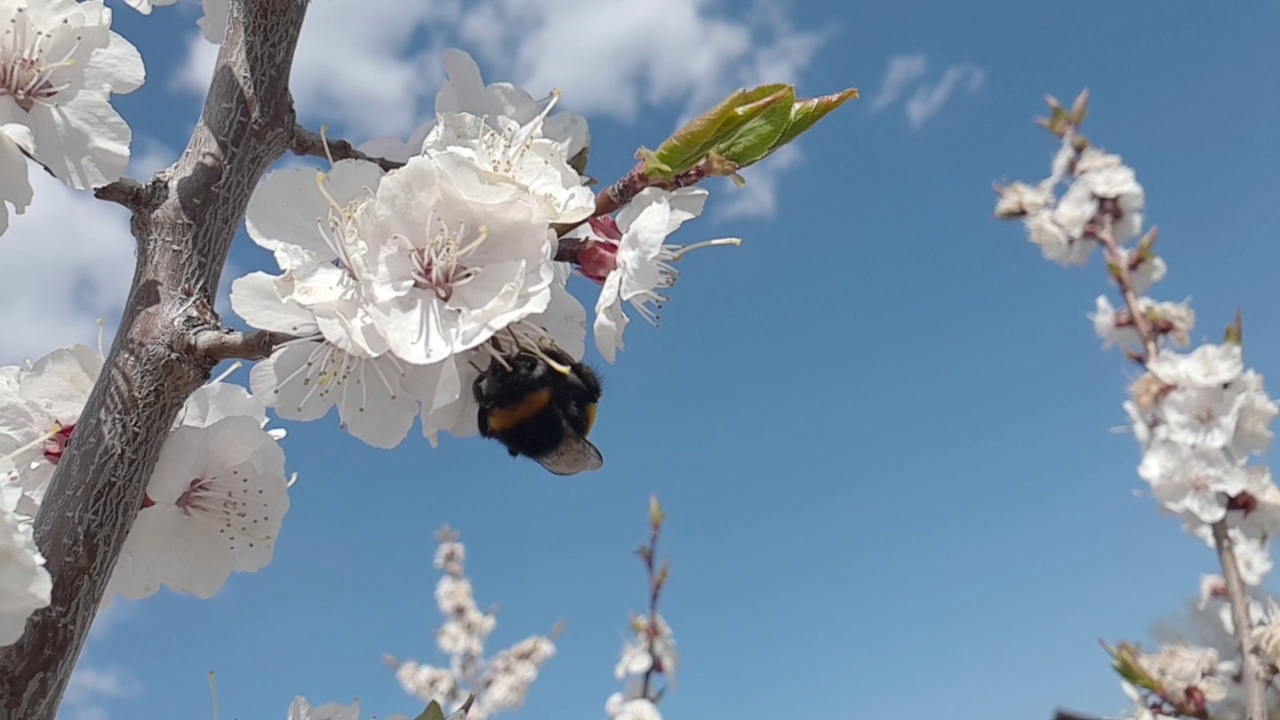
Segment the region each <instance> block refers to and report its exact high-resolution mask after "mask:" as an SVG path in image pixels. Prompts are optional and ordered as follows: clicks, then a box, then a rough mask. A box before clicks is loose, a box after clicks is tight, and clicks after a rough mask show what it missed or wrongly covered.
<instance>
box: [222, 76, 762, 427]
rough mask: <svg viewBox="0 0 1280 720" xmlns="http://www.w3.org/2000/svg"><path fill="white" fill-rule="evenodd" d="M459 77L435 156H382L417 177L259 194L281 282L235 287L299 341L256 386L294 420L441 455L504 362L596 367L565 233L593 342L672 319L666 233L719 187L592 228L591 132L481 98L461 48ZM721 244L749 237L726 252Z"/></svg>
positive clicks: (275, 328) (264, 367) (253, 309)
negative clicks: (530, 356)
mask: <svg viewBox="0 0 1280 720" xmlns="http://www.w3.org/2000/svg"><path fill="white" fill-rule="evenodd" d="M445 67H446V69H447V71H448V73H449V76H448V80H447V82H446V83H445V85H444V88H443V89H442V90H441V91H440V93H439V95H438V97H437V99H436V110H437V112H436V118H435V119H434V120H433V121H432V122H431V123H428V124H427V125H425V126H424V127H423V128H422V129H421V130H420V131H419V132H418V133H415V138H416V137H419V136H420V137H421V142H420V144H418V145H417V146H416V147H413V148H405V147H397V144H396V142H392V141H384V140H379V141H376V142H373V143H372V144H373V145H374V146H377V147H381V148H383V149H384V150H385V151H387V152H390V153H391V154H393V155H395V156H397V158H398V159H402V160H403V165H402V166H400V167H397V168H395V169H393V170H390V171H384V170H383V169H382V167H381V166H380V165H379V164H377V163H375V162H372V161H369V160H362V159H348V160H339V161H338V162H336V163H333V164H332V167H331V168H330V169H329V171H328V172H319V171H316V170H312V169H306V168H294V169H285V170H278V171H276V172H273V173H271V174H270V175H268V176H267V177H265V178H264V179H263V181H262V182H261V184H260V185H259V186H258V188H257V189H256V191H255V192H254V195H253V197H252V199H251V201H250V204H249V207H248V211H247V216H246V221H247V222H246V224H247V227H248V233H249V237H250V238H252V239H253V241H254V242H255V243H257V244H258V245H260V246H262V247H263V248H265V249H267V250H269V251H271V252H272V253H273V254H274V256H275V260H276V263H277V265H278V266H279V268H280V272H279V273H276V274H271V273H266V272H253V273H250V274H248V275H246V276H244V277H241V278H238V279H237V280H236V281H235V282H234V284H233V286H232V294H231V305H232V308H233V309H234V310H235V312H236V313H237V314H238V315H239V316H240V317H241V318H242V319H244V321H245V322H247V323H248V324H249V325H251V326H252V327H255V328H258V329H260V330H267V331H272V332H277V333H282V334H284V335H288V336H291V337H292V338H294V339H293V340H290V341H288V342H285V343H283V344H281V345H280V346H279V347H278V348H277V349H276V351H275V352H274V353H273V354H272V355H271V357H269V358H267V359H266V360H264V361H262V362H260V363H258V364H257V365H256V366H255V367H254V368H253V371H252V379H251V383H252V387H253V391H254V394H255V395H257V396H259V397H261V398H264V399H265V401H266V402H267V403H268V404H269V405H270V406H272V407H273V408H274V409H275V411H276V413H277V414H278V415H279V416H280V417H282V418H285V419H290V420H299V421H310V420H316V419H319V418H321V417H324V416H325V415H326V414H328V413H329V412H330V410H331V409H332V408H333V407H334V406H337V411H338V415H339V417H340V419H341V422H342V425H343V427H344V428H345V429H346V430H347V431H348V432H349V433H350V434H352V435H353V436H355V437H357V438H359V439H361V440H363V441H364V442H366V443H368V444H370V445H373V446H375V447H382V448H390V447H395V446H396V445H398V444H400V443H401V442H402V441H403V440H404V439H405V437H407V435H408V432H409V429H410V428H411V426H412V425H413V422H414V419H415V418H416V417H419V416H420V417H421V421H422V430H423V434H424V435H425V436H426V437H427V438H428V439H429V440H430V441H431V443H432V444H433V445H434V444H435V443H436V442H437V438H438V435H439V433H440V432H448V433H449V434H451V435H454V436H457V437H465V436H470V435H475V434H476V433H477V432H478V428H477V412H478V407H477V403H476V399H475V397H474V395H473V393H472V392H471V387H472V385H473V383H474V381H475V379H476V378H477V377H478V376H479V374H480V373H482V372H483V371H484V370H485V368H486V367H487V366H488V365H489V364H490V363H491V362H503V360H502V358H503V357H504V356H505V355H506V354H509V353H511V352H513V351H514V350H517V349H529V350H532V351H535V352H536V351H537V350H538V348H540V347H543V346H544V345H546V344H548V343H549V344H552V345H554V346H557V347H559V348H560V349H561V350H563V351H564V352H565V353H567V354H568V355H569V356H571V357H572V358H573V359H574V360H575V361H577V360H581V359H582V356H583V353H584V351H585V342H586V310H585V308H584V307H583V306H582V304H581V303H580V302H579V301H578V299H577V298H575V297H574V296H573V295H572V294H570V292H569V291H568V289H567V283H568V280H569V277H570V275H571V274H573V273H572V271H573V267H574V266H573V265H571V264H569V263H567V262H561V261H557V259H556V257H557V254H558V249H559V245H560V242H561V237H562V236H563V237H564V238H565V241H567V242H575V243H578V244H580V245H581V246H582V249H581V251H580V252H579V253H578V258H579V259H578V263H577V266H578V268H579V269H580V271H581V274H582V275H583V276H585V277H587V278H588V279H590V280H592V281H594V282H595V283H597V284H598V285H599V286H600V294H599V297H598V300H597V302H596V313H595V321H594V329H595V332H594V335H595V343H596V347H597V348H598V349H599V350H600V352H601V354H602V355H604V357H605V358H606V359H608V360H610V361H613V360H614V359H615V357H616V351H617V349H618V348H621V347H622V332H623V329H624V328H625V326H626V323H627V317H626V314H625V312H624V311H623V309H622V307H623V304H624V303H627V304H630V306H631V307H632V308H634V309H635V312H637V313H638V314H640V315H641V316H642V317H644V318H645V319H646V320H649V321H651V322H655V323H656V320H657V316H656V312H655V310H654V307H655V306H656V305H660V304H661V303H663V302H665V301H666V299H667V298H666V297H665V296H664V295H662V294H661V293H660V292H659V291H660V290H662V289H664V288H667V287H670V286H671V285H672V284H673V283H674V281H675V278H676V276H677V273H676V270H675V268H674V267H673V265H672V263H673V262H675V261H676V260H678V259H680V257H681V256H682V255H683V253H684V252H686V251H687V250H688V249H690V248H680V247H677V246H673V245H670V244H667V243H666V238H667V237H668V236H669V235H670V234H671V233H672V232H674V231H675V230H676V229H678V228H679V227H680V226H681V225H682V224H684V223H685V222H687V221H688V220H690V219H692V218H694V217H696V216H697V215H699V214H700V213H701V212H702V209H703V205H704V203H705V200H706V196H707V193H706V191H705V190H703V189H701V188H681V189H676V190H665V189H659V188H656V187H655V188H649V189H647V190H645V191H644V192H642V193H640V194H639V195H638V196H637V197H636V198H635V199H634V200H633V201H631V202H630V203H629V204H628V205H626V206H625V207H624V208H622V209H621V210H620V211H619V212H618V213H617V215H616V216H609V215H605V216H601V217H596V216H595V212H596V200H595V196H594V194H593V193H592V191H591V190H590V189H589V188H588V187H587V178H586V177H584V176H583V175H581V174H580V172H579V170H577V169H575V163H576V162H577V160H576V159H577V158H579V157H580V156H581V155H582V152H583V149H585V148H586V146H587V144H588V143H589V135H588V130H587V124H586V121H585V119H582V118H581V117H580V116H576V115H572V114H569V113H559V114H554V115H553V114H552V110H553V109H554V108H555V106H556V104H557V101H558V94H553V95H552V96H551V97H550V98H548V99H546V100H542V101H535V100H534V99H533V97H532V96H530V95H529V94H528V93H526V92H524V91H523V90H519V89H518V88H514V87H512V86H510V85H507V84H491V85H485V84H484V83H483V81H482V80H481V77H480V71H479V68H478V67H477V66H476V64H475V62H474V61H473V60H472V59H471V57H470V56H468V55H467V54H466V53H463V52H461V51H451V52H450V53H448V54H447V55H446V65H445ZM725 242H737V241H736V239H725V240H718V241H711V243H712V244H717V243H725ZM699 245H702V244H699ZM690 247H693V246H690Z"/></svg>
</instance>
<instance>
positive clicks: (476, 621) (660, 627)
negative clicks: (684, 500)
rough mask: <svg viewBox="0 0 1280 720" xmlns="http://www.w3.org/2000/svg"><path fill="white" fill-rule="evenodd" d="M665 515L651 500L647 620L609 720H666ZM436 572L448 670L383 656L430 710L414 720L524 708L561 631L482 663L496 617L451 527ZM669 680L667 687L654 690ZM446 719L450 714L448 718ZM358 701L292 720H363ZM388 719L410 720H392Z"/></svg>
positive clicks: (301, 705) (670, 647)
mask: <svg viewBox="0 0 1280 720" xmlns="http://www.w3.org/2000/svg"><path fill="white" fill-rule="evenodd" d="M664 522H666V514H665V512H664V511H663V510H662V506H661V505H660V504H659V503H658V499H657V497H651V498H650V501H649V540H648V542H647V543H646V544H643V545H641V546H640V549H639V551H638V554H639V555H640V558H641V559H642V560H643V561H644V565H645V569H646V571H647V572H648V581H649V582H648V585H649V587H648V593H647V594H648V604H649V614H648V615H647V616H643V615H641V616H635V615H633V616H632V619H631V628H632V630H633V632H635V638H634V639H633V640H631V641H629V642H627V643H626V645H625V646H624V647H623V650H622V658H621V660H620V661H619V662H618V665H617V667H616V668H615V671H614V672H615V675H616V676H617V678H618V679H619V680H625V681H626V683H627V685H626V689H625V691H624V692H616V693H613V694H612V695H610V696H609V698H608V700H607V701H606V702H605V712H606V714H607V715H608V717H609V720H662V715H661V713H659V712H658V707H657V703H658V702H659V700H661V698H662V697H663V695H665V693H666V690H667V688H668V687H669V684H670V683H671V682H672V681H673V680H674V677H675V671H676V664H677V662H678V656H677V654H676V644H675V639H674V637H673V636H672V633H671V627H670V626H669V625H667V622H666V620H664V619H663V617H662V616H661V615H660V614H659V613H658V603H659V600H660V598H661V595H662V590H663V588H664V587H666V583H667V579H668V578H669V576H670V562H669V561H668V560H663V561H662V563H661V565H658V564H657V563H656V562H655V560H654V558H655V557H656V553H657V548H658V540H659V538H660V536H661V533H662V526H663V523H664ZM436 539H437V540H438V541H439V543H440V544H439V546H438V547H437V548H436V554H435V566H436V567H437V568H439V569H440V570H442V571H443V572H444V574H443V575H442V576H441V577H440V581H439V582H438V583H437V584H436V591H435V597H436V605H437V606H438V607H439V609H440V613H441V615H443V616H444V624H443V625H442V626H441V627H440V629H439V630H438V631H437V632H436V643H437V645H438V646H439V648H440V651H441V652H443V653H444V654H445V655H447V656H448V658H449V665H448V667H437V666H431V665H423V664H421V663H419V662H417V661H415V660H405V661H400V660H397V659H396V658H394V657H391V656H389V655H388V656H384V658H383V659H384V662H385V663H386V664H387V665H388V666H390V667H391V668H393V669H394V670H395V674H396V679H397V680H398V681H399V682H400V686H401V687H402V688H404V690H405V692H407V693H408V694H409V695H412V696H413V697H415V698H417V699H418V700H420V701H422V702H424V703H427V709H426V710H425V711H423V712H422V713H421V714H420V715H419V716H418V718H417V720H489V718H492V717H494V716H495V715H498V714H499V713H502V712H508V711H511V710H516V709H518V708H520V707H521V706H522V705H523V704H524V701H525V698H526V697H527V695H528V693H529V689H530V687H531V686H532V685H533V683H534V682H535V681H536V680H537V679H538V673H539V671H540V670H541V668H542V666H543V665H545V664H546V663H547V661H548V660H550V659H551V658H552V656H554V655H555V651H556V647H555V640H556V638H557V636H558V635H559V634H560V631H561V629H562V625H560V624H557V626H556V628H555V629H554V630H553V631H552V632H551V634H549V635H546V636H539V635H534V636H531V637H529V638H526V639H525V640H522V641H520V642H518V643H516V644H515V645H514V646H512V647H511V648H509V649H507V650H503V651H502V652H500V653H498V654H497V655H495V656H494V657H493V658H492V659H489V660H485V659H484V644H485V640H486V639H487V638H488V636H489V634H490V633H491V632H493V629H494V627H495V625H496V623H497V619H496V611H495V610H492V609H491V610H489V611H487V612H482V611H481V610H480V609H479V607H478V606H477V605H476V601H475V594H474V590H473V588H472V586H471V582H470V580H468V579H467V574H466V560H467V551H466V547H465V546H464V545H463V544H462V542H461V541H460V538H459V535H458V533H457V532H455V531H454V530H453V529H451V528H449V527H448V526H447V525H446V526H445V527H444V528H443V529H441V530H440V532H439V533H437V534H436ZM659 679H663V680H664V685H663V687H662V688H658V687H657V682H658V680H659ZM446 713H447V715H446ZM359 718H360V702H359V701H358V700H357V701H356V702H354V703H352V704H351V705H342V704H338V703H329V704H326V705H322V706H318V707H316V708H312V707H311V704H310V702H309V701H307V699H306V698H303V697H297V698H295V699H294V701H293V704H292V705H291V706H290V708H289V720H336V719H340V720H359ZM387 720H408V717H407V716H404V715H392V716H389V717H388V718H387Z"/></svg>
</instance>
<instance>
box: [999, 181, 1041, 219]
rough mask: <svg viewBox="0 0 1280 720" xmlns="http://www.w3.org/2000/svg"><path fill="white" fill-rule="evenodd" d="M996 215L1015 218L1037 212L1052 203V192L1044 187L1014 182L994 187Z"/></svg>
mask: <svg viewBox="0 0 1280 720" xmlns="http://www.w3.org/2000/svg"><path fill="white" fill-rule="evenodd" d="M996 193H997V194H998V195H999V196H1000V198H999V200H997V201H996V217H998V218H1015V217H1024V216H1026V215H1031V214H1034V213H1038V212H1040V211H1041V210H1044V209H1045V208H1047V207H1049V206H1050V205H1052V204H1053V201H1054V197H1053V193H1052V192H1050V191H1049V189H1048V188H1045V187H1037V186H1033V185H1027V184H1026V183H1021V182H1015V183H1012V184H1010V185H1005V186H1002V187H999V188H997V189H996Z"/></svg>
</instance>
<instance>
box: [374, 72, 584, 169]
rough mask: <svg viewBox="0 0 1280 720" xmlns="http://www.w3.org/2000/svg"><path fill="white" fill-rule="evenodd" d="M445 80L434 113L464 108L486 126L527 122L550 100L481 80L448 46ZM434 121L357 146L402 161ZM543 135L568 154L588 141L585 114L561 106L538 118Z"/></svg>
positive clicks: (568, 157)
mask: <svg viewBox="0 0 1280 720" xmlns="http://www.w3.org/2000/svg"><path fill="white" fill-rule="evenodd" d="M444 70H445V82H444V85H443V86H441V88H440V91H439V92H438V93H436V100H435V111H436V113H437V114H445V113H452V114H457V113H468V114H470V115H474V116H476V117H480V118H484V120H485V122H486V123H488V124H489V126H490V127H491V128H493V129H494V130H497V131H499V132H501V131H502V129H503V125H502V120H504V119H505V120H510V121H514V122H515V123H516V124H517V125H527V124H528V123H529V122H531V121H533V120H534V119H535V118H537V117H538V116H539V115H542V114H543V110H544V108H545V107H546V105H547V103H548V101H549V100H551V99H554V97H555V96H554V95H552V96H550V97H549V98H546V99H543V100H535V99H534V98H533V96H532V95H530V94H529V93H528V92H526V91H525V90H523V89H521V88H518V87H516V86H514V85H512V84H511V83H490V84H488V85H486V84H485V83H484V79H483V78H482V77H481V75H480V67H479V66H478V65H477V64H476V61H475V60H474V59H472V57H471V56H470V55H469V54H467V53H466V52H464V51H462V50H455V49H450V50H446V51H445V53H444ZM435 127H436V118H435V117H432V118H431V119H430V120H428V121H427V122H426V123H424V124H422V125H421V126H419V127H418V128H417V129H416V130H414V131H413V133H412V134H410V136H409V140H408V142H401V141H400V140H399V139H397V138H386V137H383V138H374V139H373V140H369V141H368V142H366V143H364V144H362V145H361V146H360V151H361V152H364V153H366V154H368V155H371V156H373V157H381V158H386V159H388V160H395V161H397V162H406V161H407V160H408V159H409V158H410V157H413V156H414V155H418V154H421V153H422V147H423V142H424V141H425V140H426V138H427V135H428V134H429V133H430V132H431V131H432V130H433V129H434V128H435ZM542 133H543V136H544V137H546V138H548V139H550V140H552V141H554V142H555V143H556V144H557V145H558V146H559V151H560V155H561V156H562V157H563V158H564V159H565V160H573V159H574V157H576V156H577V155H578V154H579V153H580V152H582V151H583V150H584V149H586V148H587V146H588V145H589V144H590V142H591V135H590V132H589V130H588V127H587V120H586V118H584V117H583V116H581V115H577V114H575V113H567V112H560V113H555V114H552V115H549V116H547V117H546V118H545V120H544V121H543V123H542Z"/></svg>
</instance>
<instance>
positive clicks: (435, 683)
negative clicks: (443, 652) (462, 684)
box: [396, 660, 458, 705]
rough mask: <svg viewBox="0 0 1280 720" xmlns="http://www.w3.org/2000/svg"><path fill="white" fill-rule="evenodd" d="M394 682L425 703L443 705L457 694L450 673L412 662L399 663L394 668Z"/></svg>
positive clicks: (454, 682)
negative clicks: (434, 702)
mask: <svg viewBox="0 0 1280 720" xmlns="http://www.w3.org/2000/svg"><path fill="white" fill-rule="evenodd" d="M396 680H397V681H398V682H399V683H400V687H401V688H403V689H404V691H405V692H407V693H409V694H410V695H413V696H414V697H416V698H418V699H419V700H421V701H422V702H426V703H429V702H431V701H432V700H435V701H436V702H438V703H440V704H441V705H444V704H445V703H446V701H447V700H448V698H451V697H452V696H453V695H454V694H455V693H457V692H458V684H457V681H456V680H455V679H454V676H453V672H452V671H450V670H446V669H444V668H438V667H432V666H430V665H420V664H418V663H417V662H414V661H412V660H410V661H408V662H405V663H401V664H400V665H399V666H398V667H397V668H396Z"/></svg>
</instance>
